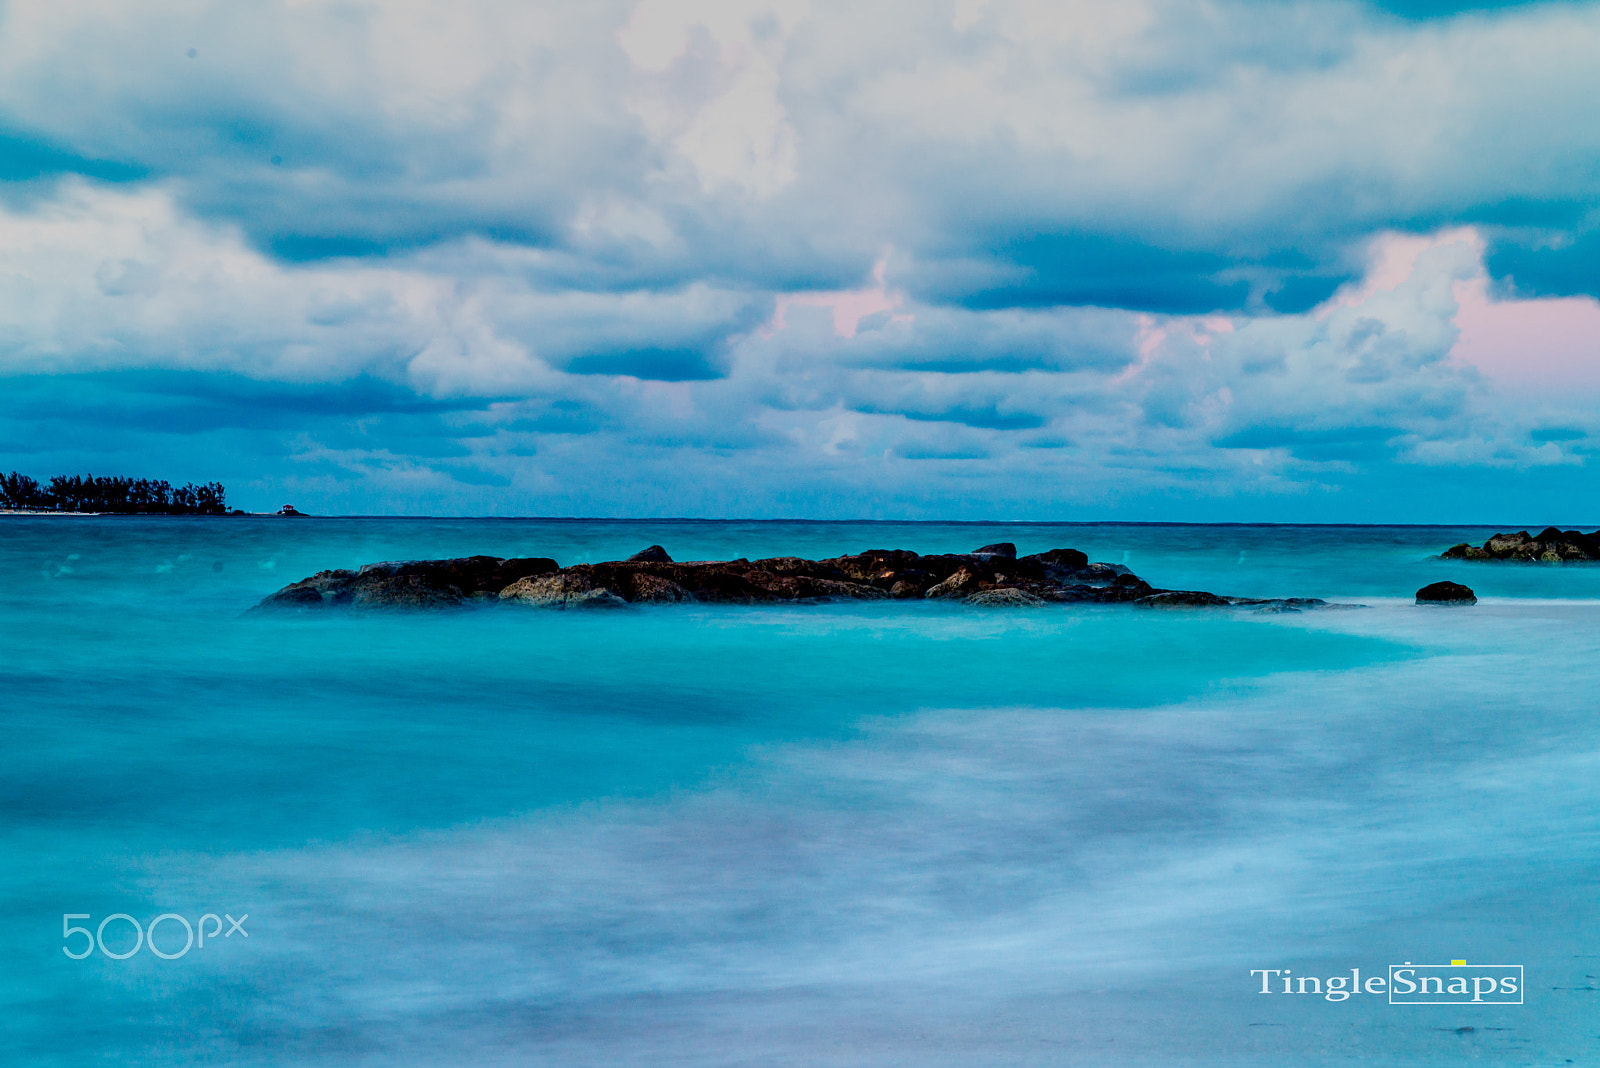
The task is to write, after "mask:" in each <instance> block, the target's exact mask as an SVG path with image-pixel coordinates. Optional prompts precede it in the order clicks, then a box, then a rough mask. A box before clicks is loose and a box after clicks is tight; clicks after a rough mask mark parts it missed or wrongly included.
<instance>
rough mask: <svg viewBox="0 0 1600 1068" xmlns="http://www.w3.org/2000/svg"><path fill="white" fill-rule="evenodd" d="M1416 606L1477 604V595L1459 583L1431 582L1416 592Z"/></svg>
mask: <svg viewBox="0 0 1600 1068" xmlns="http://www.w3.org/2000/svg"><path fill="white" fill-rule="evenodd" d="M1417 603H1418V604H1437V605H1452V604H1477V603H1478V595H1477V594H1475V593H1473V592H1472V590H1470V589H1469V588H1467V587H1466V586H1463V585H1461V583H1459V582H1433V583H1430V584H1428V585H1426V586H1424V587H1422V589H1420V590H1418V591H1417Z"/></svg>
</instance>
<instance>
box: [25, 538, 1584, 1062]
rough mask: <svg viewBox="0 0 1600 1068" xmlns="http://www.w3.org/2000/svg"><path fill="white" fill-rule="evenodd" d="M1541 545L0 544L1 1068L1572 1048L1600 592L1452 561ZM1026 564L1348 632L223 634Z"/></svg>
mask: <svg viewBox="0 0 1600 1068" xmlns="http://www.w3.org/2000/svg"><path fill="white" fill-rule="evenodd" d="M1523 525H1524V524H1516V525H1515V526H1513V525H1510V524H1501V525H1499V526H1498V527H1497V526H1493V525H1491V526H1484V527H1474V528H1437V527H1434V528H1429V527H1275V526H1159V525H1073V524H1037V525H1026V524H1023V525H1010V524H936V523H915V524H913V523H795V522H701V521H626V522H625V521H591V520H532V519H529V520H519V519H398V518H393V519H391V518H350V519H318V518H310V519H294V520H281V519H267V518H228V519H199V518H135V517H69V516H60V517H56V516H51V517H37V518H34V517H22V516H7V517H0V569H3V570H0V574H3V582H0V641H3V645H0V649H3V651H4V657H3V661H0V693H3V694H4V702H3V709H4V711H3V719H0V728H3V733H0V953H3V959H4V961H5V966H4V967H3V968H0V1061H3V1062H4V1063H5V1064H7V1065H11V1064H17V1065H27V1066H34V1065H38V1066H46V1065H52V1066H53V1065H74V1066H75V1065H92V1064H136V1065H163V1066H164V1065H172V1066H180V1065H182V1066H187V1065H220V1064H228V1065H306V1066H323V1065H330V1066H331V1065H340V1066H348V1065H440V1066H444V1065H452V1066H453V1065H463V1064H471V1065H474V1066H499V1065H590V1064H594V1065H651V1066H661V1065H736V1064H737V1065H743V1064H759V1065H780V1064H781V1065H800V1064H803V1065H841V1066H842V1065H851V1066H858V1065H867V1066H870V1065H917V1066H942V1065H951V1066H955V1065H963V1066H965V1065H991V1064H992V1065H1062V1064H1074V1065H1102V1064H1103V1065H1142V1064H1151V1065H1272V1066H1273V1068H1283V1066H1285V1065H1296V1066H1299V1065H1319V1064H1347V1063H1351V1062H1370V1063H1374V1064H1384V1065H1413V1064H1415V1065H1456V1064H1460V1063H1463V1062H1466V1061H1476V1062H1480V1063H1485V1064H1565V1063H1593V1061H1594V1060H1595V1058H1596V1057H1600V1013H1597V1011H1596V1010H1597V1008H1600V981H1597V978H1596V977H1597V975H1600V894H1597V893H1596V891H1595V888H1596V886H1597V885H1600V716H1597V713H1596V709H1595V695H1596V694H1597V693H1600V686H1597V682H1600V626H1597V623H1600V566H1583V565H1567V566H1536V565H1485V564H1472V563H1465V562H1446V561H1440V560H1437V559H1434V558H1433V557H1435V556H1436V555H1437V554H1438V553H1439V552H1440V551H1441V550H1443V549H1444V548H1446V547H1448V546H1450V545H1452V544H1455V543H1457V542H1463V541H1472V542H1481V541H1482V540H1483V539H1484V538H1486V537H1487V536H1489V535H1490V534H1492V533H1494V532H1495V531H1496V530H1510V529H1518V528H1519V527H1521V526H1523ZM1541 525H1542V521H1541ZM1001 540H1006V541H1013V542H1015V543H1016V544H1017V545H1018V546H1019V549H1020V551H1021V552H1023V553H1029V552H1039V551H1042V550H1045V549H1050V548H1056V547H1072V548H1078V549H1082V550H1084V551H1085V552H1087V553H1088V554H1089V556H1090V559H1092V560H1102V561H1107V562H1111V563H1120V564H1126V565H1127V566H1128V567H1130V568H1132V569H1133V570H1134V571H1135V572H1136V573H1137V574H1138V575H1140V576H1141V577H1143V578H1145V579H1147V580H1149V581H1150V582H1152V583H1153V584H1155V585H1157V586H1160V587H1165V588H1176V589H1204V590H1210V591H1213V592H1217V593H1222V594H1231V595H1249V596H1305V597H1320V598H1325V599H1327V600H1329V601H1337V602H1345V603H1351V604H1360V605H1363V606H1365V607H1364V608H1362V609H1360V610H1333V611H1320V612H1306V613H1301V614H1274V615H1269V614H1258V613H1250V612H1240V611H1170V612H1148V611H1139V610H1135V609H1129V608H1121V607H1082V606H1080V607H1061V606H1053V607H1049V608H1035V609H1012V610H1006V609H977V608H971V607H966V606H961V605H949V604H931V603H905V602H896V603H892V604H877V603H874V604H848V605H818V606H794V607H755V608H744V607H713V606H701V605H687V606H674V607H657V608H648V609H643V608H641V609H636V610H629V611H616V612H604V613H601V612H596V613H577V612H571V613H561V612H550V611H540V610H535V609H527V610H509V609H507V610H464V611H459V612H445V613H417V614H401V613H369V614H364V615H351V614H341V613H326V614H306V615H294V614H272V615H264V614H260V613H256V614H250V613H249V612H248V611H247V610H248V609H249V608H250V607H251V606H252V605H253V604H255V602H256V601H258V600H259V599H260V598H261V597H262V596H264V595H265V594H267V593H270V592H271V591H273V590H274V589H276V588H278V587H280V586H282V585H284V584H286V583H288V582H292V581H294V580H296V579H299V578H302V577H304V576H306V575H309V574H311V573H313V572H315V571H318V570H322V569H325V568H332V567H353V566H356V565H359V564H361V563H365V562H371V561H377V560H390V559H414V558H425V557H442V556H459V555H468V554H474V553H487V554H493V555H497V556H550V557H554V558H555V559H556V560H558V561H559V562H560V563H561V564H563V565H566V564H571V563H579V562H584V561H598V560H607V559H618V558H621V557H625V556H627V555H628V554H630V553H632V552H635V551H636V550H638V549H641V548H643V547H645V546H647V545H650V544H652V543H659V544H661V545H663V546H665V547H666V548H667V550H668V551H669V552H670V553H671V554H672V555H673V556H674V557H675V558H677V559H679V560H692V559H726V558H730V557H739V556H744V557H750V558H756V557H760V556H769V555H779V554H785V555H798V556H807V557H820V556H832V555H838V554H841V553H848V552H858V551H862V550H865V549H870V548H909V549H914V550H917V551H919V552H925V553H926V552H959V551H967V550H971V549H973V548H975V547H977V546H980V545H983V544H985V543H989V542H995V541H1001ZM1439 579H1453V580H1456V581H1460V582H1464V583H1466V584H1468V585H1470V586H1472V587H1473V588H1474V589H1475V590H1476V591H1477V593H1478V596H1479V598H1480V603H1479V604H1478V605H1476V606H1474V607H1471V608H1444V609H1441V608H1419V607H1416V606H1415V605H1414V604H1413V603H1412V595H1413V594H1414V592H1415V591H1416V589H1417V588H1418V587H1420V586H1422V585H1424V584H1426V583H1429V582H1433V581H1436V580H1439ZM158 916H159V917H164V918H163V919H162V920H161V921H160V923H159V924H157V925H155V926H154V927H151V921H152V920H153V919H155V918H157V917H158ZM208 916H209V917H214V918H215V920H214V921H213V920H212V919H205V920H202V919H201V918H202V917H208ZM64 917H66V918H65V919H64ZM224 917H226V919H225V918H224ZM108 918H109V919H108ZM235 923H237V926H231V925H233V924H235ZM74 927H76V928H81V930H77V931H69V929H70V928H74ZM196 927H198V930H199V931H200V932H202V933H204V934H205V936H206V940H205V944H204V945H203V946H201V945H197V944H194V943H195V942H196V941H197V938H191V939H190V940H189V944H190V948H189V949H187V950H185V951H184V952H182V953H179V950H180V949H183V947H184V946H185V944H186V931H189V930H192V929H194V928H196ZM213 927H215V928H216V930H213ZM147 929H149V930H150V931H152V932H153V933H151V934H150V936H149V938H146V931H147ZM136 931H137V944H136ZM224 931H226V932H227V933H226V934H224V933H223V932H224ZM84 932H87V933H84ZM97 934H98V939H97V937H96V936H97ZM85 947H89V948H90V952H88V953H87V954H86V955H85V954H83V953H82V951H83V950H84V949H85ZM153 948H154V949H157V950H160V955H158V954H157V953H155V952H152V949H153ZM80 956H81V959H78V958H79V957H80ZM118 958H120V959H118ZM1455 960H1465V961H1466V962H1468V966H1463V971H1462V973H1461V974H1467V972H1468V971H1469V970H1470V966H1479V965H1484V966H1487V965H1504V966H1507V967H1512V966H1519V965H1520V966H1521V972H1520V976H1521V978H1520V985H1519V986H1518V988H1517V994H1518V1001H1520V1003H1491V1002H1489V1001H1485V1002H1482V1003H1478V1004H1442V1005H1441V1004H1431V1005H1419V1004H1391V1003H1390V1000H1391V999H1390V996H1389V995H1388V994H1387V993H1385V992H1376V993H1374V992H1369V989H1368V987H1367V985H1366V984H1367V981H1368V979H1370V978H1371V977H1375V976H1376V977H1387V976H1389V975H1390V974H1391V973H1390V972H1389V968H1390V966H1391V965H1401V964H1404V963H1414V964H1418V965H1422V964H1428V965H1434V964H1438V965H1449V964H1450V962H1451V961H1455ZM1352 969H1355V970H1358V971H1359V983H1360V984H1361V986H1360V988H1359V993H1356V994H1354V995H1353V996H1349V997H1332V996H1328V994H1329V993H1331V992H1332V991H1333V984H1332V983H1331V982H1329V980H1330V979H1331V978H1333V977H1340V976H1345V975H1350V974H1351V972H1352ZM1446 974H1447V975H1448V974H1454V973H1446ZM1474 974H1475V973H1474ZM1502 974H1508V973H1502ZM1288 977H1295V978H1296V979H1297V980H1299V979H1305V978H1307V977H1314V978H1316V980H1317V982H1316V984H1315V986H1316V990H1313V991H1312V992H1309V993H1304V994H1302V993H1298V992H1291V993H1283V992H1281V990H1280V987H1281V986H1282V985H1284V984H1283V980H1284V979H1285V978H1288ZM1269 979H1270V981H1271V982H1270V985H1268V986H1267V987H1266V988H1267V989H1268V990H1269V991H1270V992H1268V993H1262V990H1263V986H1264V983H1267V981H1268V980H1269ZM1341 982H1342V980H1341ZM1300 985H1301V986H1304V985H1305V984H1304V983H1301V984H1300ZM1317 990H1320V991H1323V993H1318V992H1317ZM1501 1000H1502V1001H1504V1000H1507V999H1504V998H1502V999H1501Z"/></svg>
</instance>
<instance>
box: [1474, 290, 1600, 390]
mask: <svg viewBox="0 0 1600 1068" xmlns="http://www.w3.org/2000/svg"><path fill="white" fill-rule="evenodd" d="M1488 288H1489V287H1488V280H1487V279H1485V278H1474V279H1470V280H1468V281H1464V282H1457V283H1456V284H1455V297H1456V302H1457V304H1458V305H1459V308H1458V310H1457V311H1456V327H1457V328H1458V329H1459V330H1460V331H1461V335H1460V337H1459V338H1458V339H1457V340H1456V345H1455V348H1454V349H1453V350H1452V351H1451V355H1452V356H1454V357H1455V358H1456V359H1458V360H1462V361H1464V362H1466V363H1470V364H1472V365H1473V366H1474V367H1476V368H1478V370H1480V371H1482V372H1483V373H1484V374H1485V375H1487V376H1488V377H1489V378H1491V379H1493V380H1494V381H1495V382H1496V384H1498V385H1501V386H1503V387H1507V388H1512V389H1518V390H1530V391H1538V392H1546V391H1555V390H1561V389H1579V390H1583V391H1586V392H1587V391H1590V390H1594V389H1600V302H1596V301H1595V300H1594V298H1593V297H1564V298H1560V299H1554V300H1492V299H1490V297H1489V293H1488Z"/></svg>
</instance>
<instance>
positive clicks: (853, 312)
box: [770, 256, 915, 337]
mask: <svg viewBox="0 0 1600 1068" xmlns="http://www.w3.org/2000/svg"><path fill="white" fill-rule="evenodd" d="M888 263H889V259H888V257H887V256H885V257H884V258H882V259H880V260H879V261H878V262H877V263H876V264H874V265H873V268H872V280H873V284H872V285H870V286H864V287H862V288H860V289H833V290H827V291H825V292H819V293H786V294H784V295H782V296H780V297H779V298H778V306H777V309H776V310H775V311H774V312H773V315H772V325H771V328H770V329H772V330H775V331H776V330H782V329H783V328H784V326H785V325H786V324H785V321H784V313H785V312H786V311H787V310H788V309H790V308H793V307H806V308H831V309H833V332H834V333H835V334H837V335H838V336H839V337H855V336H856V330H857V328H859V327H860V325H861V320H863V319H865V318H866V317H867V316H869V315H876V314H878V313H879V312H892V311H894V310H895V309H896V308H898V307H900V305H901V302H902V301H903V300H904V296H903V295H902V294H900V293H898V292H892V291H890V289H889V287H888V283H887V282H886V281H885V278H884V272H885V271H886V270H887V268H888ZM914 318H915V316H912V315H910V314H901V315H894V316H892V317H891V320H892V321H893V322H907V323H908V322H911V321H912V319H914Z"/></svg>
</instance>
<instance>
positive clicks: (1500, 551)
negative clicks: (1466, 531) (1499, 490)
mask: <svg viewBox="0 0 1600 1068" xmlns="http://www.w3.org/2000/svg"><path fill="white" fill-rule="evenodd" d="M1439 556H1440V558H1441V559H1444V560H1520V561H1525V562H1528V563H1543V564H1563V563H1569V562H1577V561H1592V560H1600V530H1597V531H1595V532H1594V533H1593V534H1585V533H1584V532H1583V531H1581V530H1561V529H1560V528H1558V527H1545V528H1544V529H1543V530H1541V531H1540V532H1539V533H1538V534H1537V535H1533V534H1529V533H1528V532H1527V531H1526V530H1519V531H1517V532H1516V533H1514V534H1496V535H1495V536H1494V537H1492V538H1490V539H1489V540H1488V541H1486V542H1484V543H1483V544H1482V545H1481V546H1478V545H1468V544H1467V543H1466V542H1462V543H1461V544H1460V545H1452V546H1451V547H1450V548H1448V549H1446V550H1445V551H1444V552H1442V553H1440V554H1439Z"/></svg>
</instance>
